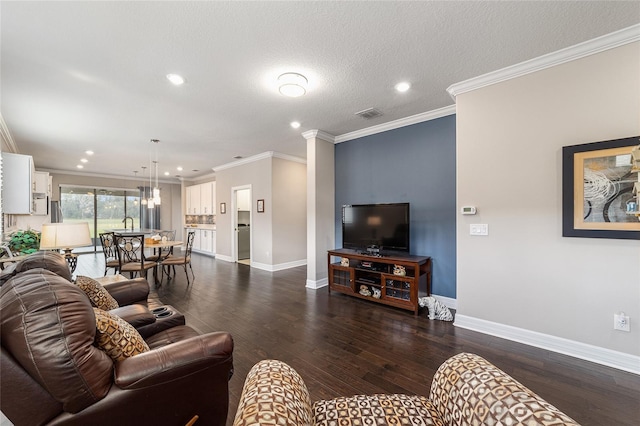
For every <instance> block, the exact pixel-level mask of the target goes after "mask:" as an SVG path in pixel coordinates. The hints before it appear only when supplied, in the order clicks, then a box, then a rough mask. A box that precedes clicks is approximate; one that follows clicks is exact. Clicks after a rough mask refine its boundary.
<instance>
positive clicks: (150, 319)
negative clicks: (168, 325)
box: [109, 305, 156, 329]
mask: <svg viewBox="0 0 640 426" xmlns="http://www.w3.org/2000/svg"><path fill="white" fill-rule="evenodd" d="M109 312H111V313H112V314H114V315H117V316H119V317H120V318H122V319H123V320H125V321H126V322H128V323H129V324H131V325H132V326H133V328H135V329H138V328H140V327H143V326H145V325H149V324H153V323H155V322H156V316H155V315H153V314H152V313H151V311H149V309H147V307H146V306H142V305H127V306H121V307H119V308H116V309H111V310H110V311H109Z"/></svg>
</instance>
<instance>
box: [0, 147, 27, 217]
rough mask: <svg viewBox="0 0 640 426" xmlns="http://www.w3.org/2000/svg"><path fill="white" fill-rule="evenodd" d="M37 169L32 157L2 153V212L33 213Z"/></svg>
mask: <svg viewBox="0 0 640 426" xmlns="http://www.w3.org/2000/svg"><path fill="white" fill-rule="evenodd" d="M34 175H35V169H34V166H33V157H31V156H30V155H20V154H12V153H8V152H3V153H2V179H3V184H2V212H3V213H6V214H31V213H33V192H34V190H35V180H34V179H35V176H34Z"/></svg>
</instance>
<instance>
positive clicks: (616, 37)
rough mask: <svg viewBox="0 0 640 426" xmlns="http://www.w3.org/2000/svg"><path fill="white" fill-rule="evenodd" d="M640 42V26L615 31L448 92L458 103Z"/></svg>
mask: <svg viewBox="0 0 640 426" xmlns="http://www.w3.org/2000/svg"><path fill="white" fill-rule="evenodd" d="M636 41H640V24H636V25H633V26H631V27H628V28H624V29H622V30H619V31H615V32H613V33H610V34H606V35H603V36H601V37H597V38H594V39H592V40H588V41H585V42H583V43H579V44H576V45H574V46H570V47H567V48H565V49H561V50H558V51H556V52H552V53H549V54H547V55H543V56H539V57H537V58H534V59H530V60H528V61H525V62H521V63H519V64H516V65H512V66H509V67H506V68H502V69H500V70H497V71H493V72H490V73H487V74H483V75H481V76H478V77H474V78H471V79H469V80H465V81H462V82H460V83H455V84H452V85H451V86H449V87H448V88H447V92H449V95H450V96H451V97H452V98H453V100H454V101H455V99H456V96H458V95H459V94H461V93H466V92H470V91H473V90H476V89H480V88H482V87H486V86H490V85H492V84H496V83H501V82H503V81H507V80H511V79H513V78H517V77H522V76H524V75H527V74H531V73H534V72H537V71H541V70H544V69H547V68H551V67H555V66H556V65H561V64H564V63H567V62H571V61H575V60H576V59H580V58H584V57H586V56H590V55H594V54H596V53H600V52H603V51H605V50H609V49H614V48H616V47H620V46H623V45H625V44H629V43H633V42H636Z"/></svg>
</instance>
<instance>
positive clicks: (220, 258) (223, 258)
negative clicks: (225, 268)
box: [216, 253, 233, 262]
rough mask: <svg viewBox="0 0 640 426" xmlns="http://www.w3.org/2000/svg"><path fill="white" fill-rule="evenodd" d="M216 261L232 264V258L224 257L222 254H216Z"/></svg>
mask: <svg viewBox="0 0 640 426" xmlns="http://www.w3.org/2000/svg"><path fill="white" fill-rule="evenodd" d="M216 259H217V260H222V261H225V262H233V258H232V257H231V256H225V255H224V254H220V253H217V254H216Z"/></svg>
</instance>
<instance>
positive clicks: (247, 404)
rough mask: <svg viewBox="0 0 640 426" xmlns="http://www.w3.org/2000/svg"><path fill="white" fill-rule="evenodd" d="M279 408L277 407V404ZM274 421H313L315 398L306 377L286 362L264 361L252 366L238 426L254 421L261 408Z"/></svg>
mask: <svg viewBox="0 0 640 426" xmlns="http://www.w3.org/2000/svg"><path fill="white" fill-rule="evenodd" d="M274 406H277V407H278V409H277V410H274V409H273V407H274ZM263 409H264V410H268V415H269V423H270V424H275V425H279V424H295V425H311V424H313V411H312V404H311V397H310V396H309V391H308V389H307V386H306V385H305V384H304V381H303V380H302V377H300V375H299V374H298V372H297V371H296V370H294V369H293V368H291V367H290V366H289V365H287V364H285V363H284V362H282V361H277V360H263V361H260V362H258V363H257V364H256V365H254V366H253V368H251V370H250V371H249V374H247V379H246V380H245V382H244V387H243V388H242V394H241V395H240V402H239V404H238V410H237V411H236V416H235V420H234V423H233V424H234V426H243V425H247V424H254V423H255V421H256V420H255V419H261V418H262V416H261V414H260V412H261V410H263Z"/></svg>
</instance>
